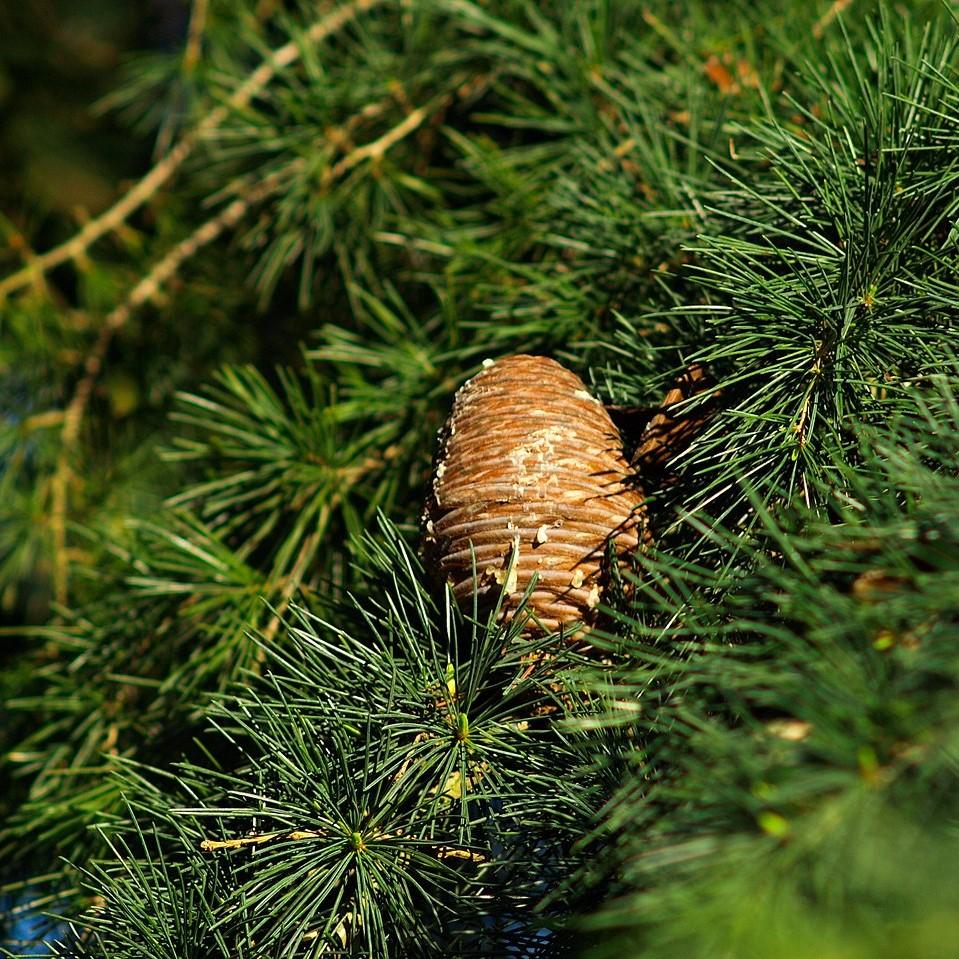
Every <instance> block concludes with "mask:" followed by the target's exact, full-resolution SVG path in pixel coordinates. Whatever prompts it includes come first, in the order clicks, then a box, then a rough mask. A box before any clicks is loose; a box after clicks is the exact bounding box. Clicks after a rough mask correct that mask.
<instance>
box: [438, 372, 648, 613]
mask: <svg viewBox="0 0 959 959" xmlns="http://www.w3.org/2000/svg"><path fill="white" fill-rule="evenodd" d="M629 476H630V468H629V465H628V464H627V462H626V460H625V458H624V456H623V449H622V440H621V438H620V435H619V431H618V430H617V429H616V427H615V426H614V425H613V422H612V420H611V419H610V418H609V414H608V413H607V412H606V410H605V408H604V407H603V405H602V404H601V403H600V402H599V401H598V400H596V399H595V398H593V397H592V396H591V395H590V394H589V392H588V390H587V389H586V386H585V385H584V383H583V381H582V380H581V379H580V378H579V377H578V376H576V374H575V373H572V372H570V371H569V370H567V369H565V368H564V367H563V366H561V365H560V364H559V363H557V362H556V361H555V360H551V359H549V358H547V357H543V356H510V357H506V358H505V359H502V360H499V361H498V362H496V363H493V364H492V365H490V366H487V367H486V368H485V369H483V370H482V371H481V372H480V373H478V374H477V375H476V376H475V377H473V379H472V380H470V381H469V382H468V383H466V384H465V385H464V386H463V387H462V388H461V389H460V390H459V392H458V393H457V394H456V398H455V400H454V403H453V412H452V414H451V415H450V418H449V420H448V421H447V424H446V428H445V430H444V431H443V434H442V437H441V447H440V451H439V455H438V458H437V467H436V469H435V471H434V475H433V487H432V492H431V495H430V497H429V500H428V502H427V507H426V514H425V530H426V531H425V541H424V546H425V553H426V556H427V561H428V562H429V563H430V564H431V565H432V566H433V567H434V572H436V573H437V574H438V575H439V577H441V578H442V579H445V580H446V581H447V582H449V583H450V585H451V587H452V589H453V593H454V595H455V597H456V599H457V601H458V602H460V603H461V604H463V605H468V604H470V603H471V602H472V597H473V586H474V563H475V583H476V585H477V587H478V592H479V594H480V598H481V600H492V599H495V598H496V597H497V596H498V595H499V590H500V588H501V586H503V585H505V586H506V587H507V592H508V598H507V599H506V601H505V602H504V610H503V614H504V615H505V616H510V615H512V613H513V612H514V611H515V609H516V606H517V604H518V603H519V601H520V600H521V598H522V596H523V594H524V593H525V591H526V589H527V588H528V587H529V585H530V583H531V581H532V579H533V576H534V575H536V577H537V580H536V585H535V587H534V591H533V593H532V596H531V600H530V609H531V611H532V612H534V613H535V614H536V617H537V618H538V619H539V620H540V622H541V624H542V628H544V629H546V630H549V631H553V630H556V629H558V628H559V627H560V626H561V625H564V624H571V623H576V622H585V623H589V622H591V621H592V620H593V618H594V616H595V610H596V607H597V606H598V604H599V603H600V601H601V600H602V598H603V588H604V579H605V573H606V570H605V568H604V567H605V559H606V553H607V544H608V543H609V542H612V543H613V544H614V547H615V549H616V551H617V552H620V553H622V552H626V551H631V550H635V549H636V548H637V547H638V546H639V544H640V541H641V540H642V539H644V517H643V511H642V509H641V507H642V503H643V494H642V491H641V490H639V489H637V488H636V487H635V486H634V485H630V484H629V482H628V477H629ZM530 628H531V629H535V626H534V625H533V624H532V623H531V624H530Z"/></svg>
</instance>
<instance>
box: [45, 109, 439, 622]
mask: <svg viewBox="0 0 959 959" xmlns="http://www.w3.org/2000/svg"><path fill="white" fill-rule="evenodd" d="M448 99H449V97H440V98H439V100H438V105H439V106H440V107H442V105H443V104H444V103H446V102H447V101H448ZM431 106H432V108H434V109H435V108H437V101H434V103H433V104H432V105H431ZM428 116H430V106H426V107H421V108H419V109H417V110H414V111H413V112H412V113H411V114H409V115H408V116H406V117H404V118H403V119H402V120H401V121H400V122H399V123H398V124H396V126H394V127H392V128H391V129H389V130H387V131H386V133H384V134H383V135H382V136H380V137H378V138H377V139H376V140H374V141H372V142H371V143H367V144H364V145H363V146H359V147H356V148H355V149H353V150H352V151H350V152H349V153H348V154H346V156H344V157H343V158H342V159H341V160H339V161H338V162H337V163H336V164H334V166H333V167H332V168H331V169H330V174H328V176H327V178H325V179H335V178H336V177H338V176H341V175H342V174H343V173H346V172H348V171H349V170H351V169H353V168H354V167H355V166H357V165H358V164H359V163H361V162H362V161H363V160H369V159H374V160H375V159H378V158H379V157H381V156H382V155H383V154H384V153H385V152H386V151H387V150H388V149H389V148H390V147H392V146H394V145H395V144H396V143H398V142H399V141H400V140H402V139H403V138H404V137H407V136H409V135H410V134H411V133H412V132H413V131H415V130H416V129H417V128H418V127H419V126H420V125H421V124H422V123H423V121H424V120H425V119H426V118H427V117H428ZM300 167H302V161H301V160H294V161H293V162H292V163H290V164H287V166H286V167H284V168H283V170H282V171H280V172H278V173H275V174H274V175H273V176H271V177H268V178H267V179H266V180H264V181H263V182H262V183H260V184H258V185H257V186H255V187H254V188H253V189H251V190H249V191H248V192H247V193H246V194H245V195H243V196H242V197H238V198H237V199H235V200H233V201H232V202H231V203H229V204H227V205H226V206H225V207H224V208H223V209H222V210H221V211H220V212H219V213H217V214H216V216H213V217H211V218H210V219H209V220H207V221H206V222H205V223H203V224H201V225H200V226H199V227H197V229H196V230H194V231H193V233H191V234H190V236H188V237H187V238H186V239H185V240H182V241H181V242H180V243H178V244H177V245H176V246H174V247H173V248H172V249H171V250H169V251H168V252H167V253H166V254H165V255H164V256H163V257H162V258H161V259H160V260H158V261H157V263H156V264H155V265H154V266H153V268H152V269H151V270H150V271H149V273H147V275H146V276H145V277H143V279H141V280H140V282H139V283H137V285H136V286H135V287H134V288H133V289H132V290H131V291H130V294H129V296H127V298H126V299H125V300H124V301H123V302H122V303H121V304H120V305H119V306H117V307H116V308H115V309H114V310H112V311H111V312H110V313H109V314H108V315H107V317H106V319H105V320H104V323H103V327H102V328H101V330H100V334H99V336H98V337H97V340H96V342H95V343H94V345H93V349H92V350H91V352H90V354H89V355H88V356H87V359H86V362H85V363H84V367H83V376H82V378H81V380H80V383H79V385H78V386H77V389H76V392H75V393H74V394H73V398H72V399H71V401H70V404H69V406H67V409H66V412H65V413H64V417H63V434H62V442H61V445H60V453H59V456H58V458H57V466H56V470H55V472H54V475H53V478H52V480H51V515H50V525H51V527H52V530H53V545H54V573H53V583H54V595H55V597H56V599H57V602H59V603H65V602H66V599H67V586H68V564H67V552H66V545H67V535H66V525H67V492H68V487H69V483H70V455H71V452H72V449H73V447H74V446H75V445H76V442H77V439H78V437H79V435H80V425H81V423H82V421H83V416H84V413H85V412H86V408H87V405H88V404H89V402H90V397H91V396H92V394H93V387H94V385H95V384H96V380H97V377H98V376H99V374H100V370H101V368H102V366H103V360H104V358H105V356H106V353H107V350H108V348H109V346H110V343H111V341H112V339H113V336H114V334H115V333H116V331H117V330H119V329H120V328H121V327H122V326H124V325H125V324H126V323H127V322H128V320H129V319H130V317H131V316H132V315H133V314H134V313H135V312H136V310H137V309H138V308H139V307H141V306H142V305H143V304H144V303H147V302H148V301H149V300H151V299H152V298H153V297H154V296H156V294H157V293H158V292H159V291H160V289H161V288H162V287H163V285H164V284H165V283H167V282H168V281H169V280H170V279H171V278H172V277H173V276H175V275H176V273H177V271H178V270H179V268H180V267H181V266H182V265H183V263H184V262H186V261H187V260H189V259H191V258H192V257H193V256H194V255H196V253H197V252H198V251H199V250H201V249H202V248H203V247H204V246H207V245H208V244H210V243H212V242H213V241H214V240H215V239H217V237H219V236H220V235H221V234H222V233H223V232H225V231H226V230H228V229H230V228H232V227H234V226H236V224H237V223H239V222H240V220H241V219H242V218H243V217H244V216H245V215H246V213H247V211H248V210H249V209H250V207H251V206H254V205H256V204H257V203H260V202H262V201H263V200H264V199H266V197H268V196H269V195H270V194H271V193H273V192H274V191H275V190H276V189H277V188H278V187H279V186H280V184H281V183H282V182H283V181H284V180H285V179H286V178H287V177H288V176H289V175H290V174H291V173H293V172H295V171H296V170H297V169H299V168H300ZM294 588H295V585H294ZM291 595H292V591H291ZM288 603H289V598H288V597H287V598H286V599H285V604H286V605H288ZM284 609H285V605H284ZM280 615H282V613H281V614H280ZM275 628H276V627H275V626H273V629H275Z"/></svg>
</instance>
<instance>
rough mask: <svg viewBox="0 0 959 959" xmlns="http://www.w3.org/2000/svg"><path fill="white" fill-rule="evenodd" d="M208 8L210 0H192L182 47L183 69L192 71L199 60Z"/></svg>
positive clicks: (188, 71)
mask: <svg viewBox="0 0 959 959" xmlns="http://www.w3.org/2000/svg"><path fill="white" fill-rule="evenodd" d="M209 9H210V0H193V6H192V8H191V10H190V25H189V26H188V27H187V35H186V46H185V47H184V49H183V69H184V70H185V71H186V72H187V73H192V72H193V71H194V70H195V69H196V65H197V64H198V63H199V62H200V46H201V44H202V42H203V31H204V30H205V29H206V17H207V13H208V12H209Z"/></svg>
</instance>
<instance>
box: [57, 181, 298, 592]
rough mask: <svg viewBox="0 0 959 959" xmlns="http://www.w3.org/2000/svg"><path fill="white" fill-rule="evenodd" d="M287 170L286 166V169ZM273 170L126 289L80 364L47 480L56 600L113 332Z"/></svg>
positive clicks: (266, 190) (259, 190) (244, 205)
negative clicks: (75, 469)
mask: <svg viewBox="0 0 959 959" xmlns="http://www.w3.org/2000/svg"><path fill="white" fill-rule="evenodd" d="M287 172H288V171H284V174H286V173H287ZM282 179H283V176H281V175H280V174H276V175H274V176H272V177H269V178H267V179H266V180H264V181H263V182H262V183H260V184H258V185H257V186H256V187H254V188H253V189H252V190H250V191H249V192H248V193H247V194H246V195H245V196H242V197H238V198H237V199H236V200H234V201H233V202H232V203H228V204H227V205H226V206H225V207H224V208H223V209H222V210H220V211H219V212H218V213H217V214H216V215H215V216H213V217H211V218H210V219H209V220H207V221H206V222H205V223H203V224H201V225H200V226H198V227H197V228H196V229H195V230H194V231H193V233H191V234H190V235H189V236H188V237H187V238H186V239H184V240H181V241H180V242H179V243H178V244H177V245H176V246H174V247H173V248H172V249H171V250H168V251H167V253H166V254H165V255H164V256H163V257H161V258H160V259H159V260H158V261H157V262H156V264H154V266H153V268H152V269H151V270H150V272H149V273H147V275H146V276H144V277H143V278H142V279H141V280H140V282H139V283H137V285H136V286H134V287H133V289H132V290H131V291H130V294H129V295H128V296H127V298H126V299H125V300H124V301H123V302H122V303H121V304H120V305H119V306H117V307H116V308H115V309H113V310H111V312H110V313H109V314H108V315H107V317H106V319H105V320H104V323H103V326H102V327H101V329H100V333H99V336H98V337H97V340H96V342H95V343H94V345H93V349H92V350H91V351H90V353H89V355H88V356H87V359H86V362H85V363H84V365H83V376H82V377H81V379H80V382H79V384H78V385H77V388H76V391H75V392H74V394H73V398H72V399H71V400H70V404H69V405H68V406H67V408H66V411H65V412H64V414H63V433H62V441H61V445H60V453H59V456H58V457H57V467H56V470H55V472H54V474H53V478H52V480H51V500H52V504H51V515H50V525H51V527H52V529H53V545H54V576H53V582H54V595H55V596H56V598H57V602H59V603H64V602H66V598H67V555H66V517H67V487H68V485H69V481H70V453H71V451H72V449H73V447H74V445H75V444H76V442H77V439H78V437H79V435H80V425H81V423H82V421H83V415H84V413H85V412H86V408H87V405H88V404H89V402H90V397H91V396H92V395H93V387H94V385H95V384H96V380H97V377H98V376H99V374H100V370H101V368H102V366H103V360H104V358H105V356H106V353H107V350H108V349H109V347H110V343H111V341H112V340H113V336H114V334H115V333H116V332H117V330H119V329H120V328H121V327H123V326H124V325H125V324H126V323H127V322H128V320H129V319H130V317H131V316H132V315H133V314H134V313H135V312H136V310H137V309H139V307H141V306H142V305H143V304H144V303H147V302H148V301H149V300H151V299H152V298H153V297H154V296H156V294H157V293H158V292H159V291H160V289H161V287H163V285H164V284H165V283H167V282H168V281H169V280H170V279H171V277H173V276H174V275H175V274H176V272H177V270H179V268H180V266H181V265H182V264H183V263H184V262H185V261H187V260H189V259H191V258H192V257H193V256H195V255H196V253H197V252H198V251H199V250H201V249H202V248H203V247H205V246H207V245H209V244H210V243H212V242H213V241H214V240H215V239H217V237H219V236H220V235H221V234H222V233H223V232H225V231H226V230H228V229H230V228H231V227H233V226H235V225H236V224H237V223H239V221H240V220H241V219H242V218H243V216H244V215H245V214H246V212H247V211H248V210H249V209H250V207H251V206H253V205H255V204H257V203H260V202H262V201H263V200H264V199H265V198H266V197H267V196H269V195H270V193H272V192H273V191H274V190H276V189H277V187H278V186H279V185H280V183H281V182H282Z"/></svg>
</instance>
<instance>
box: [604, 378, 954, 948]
mask: <svg viewBox="0 0 959 959" xmlns="http://www.w3.org/2000/svg"><path fill="white" fill-rule="evenodd" d="M956 382H957V381H956V378H955V374H953V375H952V376H951V377H950V378H939V379H938V381H937V382H935V383H934V384H932V385H931V387H930V390H929V392H928V394H927V395H926V396H925V397H924V399H923V401H922V406H923V412H922V414H921V415H918V416H909V417H906V418H904V419H903V420H902V421H901V422H900V423H899V425H898V426H897V427H896V428H894V429H893V430H892V431H890V432H887V431H885V430H883V431H881V432H879V433H876V434H869V435H868V437H867V438H866V439H865V441H864V448H863V450H862V452H863V455H864V457H865V459H866V462H868V464H869V466H870V469H869V471H865V470H863V471H862V472H859V473H857V474H854V475H850V476H849V477H848V478H849V491H848V492H847V493H846V494H845V495H843V496H842V497H836V498H834V499H833V500H832V506H833V513H832V516H831V521H830V522H825V521H823V520H821V519H818V518H817V517H815V515H810V514H808V513H807V512H804V511H800V512H798V513H797V514H796V515H795V516H793V517H791V518H790V519H789V520H786V521H775V520H773V518H772V517H771V516H769V515H767V514H763V518H762V524H761V527H760V529H759V531H758V532H757V536H756V539H755V541H754V542H751V543H749V544H748V545H747V544H744V543H743V542H742V541H741V539H740V538H737V537H735V536H730V535H729V534H727V533H725V532H723V531H721V530H715V531H712V532H710V533H708V535H709V536H711V537H713V538H714V539H716V540H717V541H718V543H719V544H720V546H721V548H722V549H723V550H724V551H725V552H726V554H727V555H729V554H730V551H732V552H734V553H735V555H736V556H737V557H738V559H737V566H738V567H739V570H740V571H739V572H738V573H737V575H736V576H731V575H730V574H729V573H727V572H724V573H719V574H717V573H716V572H715V571H714V570H712V569H708V568H697V566H696V565H694V564H692V563H688V562H686V563H682V562H677V561H676V559H675V558H674V557H671V556H668V555H656V556H653V557H650V559H649V561H648V563H647V564H646V570H645V571H646V581H647V583H648V584H649V585H648V587H647V588H646V589H645V590H644V591H643V593H642V597H643V598H642V601H641V603H640V604H639V608H638V609H637V610H636V613H635V614H634V616H633V617H631V618H630V620H629V621H628V626H629V627H630V628H631V630H632V631H633V635H634V636H635V637H636V639H635V641H634V642H633V644H632V645H631V646H630V649H631V653H632V656H631V660H630V661H629V662H628V663H627V664H625V665H624V666H623V667H622V668H621V669H620V670H618V671H617V675H616V678H615V684H614V686H613V687H612V689H613V692H612V693H611V697H612V698H611V703H613V702H614V703H616V704H617V706H618V708H617V709H616V710H615V711H613V712H612V713H611V714H610V720H611V721H613V722H622V718H621V717H623V716H629V715H630V710H632V712H633V714H634V716H635V719H630V720H629V721H630V723H631V724H632V725H633V727H634V728H635V729H636V731H637V734H638V735H639V737H640V742H641V751H640V753H638V754H637V757H636V776H635V778H634V779H633V780H632V781H630V782H628V783H627V784H625V785H624V786H622V787H621V788H620V789H619V791H618V793H617V794H616V795H615V796H614V797H613V799H612V800H611V802H610V804H609V805H608V806H607V808H606V810H605V813H604V820H603V826H602V827H601V830H600V835H616V836H617V837H618V838H617V840H616V841H615V842H613V843H612V844H611V845H609V846H607V847H605V848H608V849H610V850H615V855H610V854H607V855H606V856H605V857H604V858H602V859H600V860H599V861H598V862H599V864H600V865H601V867H602V868H601V869H595V868H593V869H591V870H589V873H588V874H587V875H592V877H593V881H598V880H599V875H600V873H601V872H602V873H604V874H605V877H606V878H607V879H608V878H609V877H615V878H613V879H612V882H613V884H614V888H615V890H616V892H615V895H614V898H613V900H612V901H611V902H610V904H609V905H608V906H607V907H606V908H605V909H604V910H602V911H601V912H600V914H599V915H598V916H597V917H596V918H594V919H593V920H591V923H592V924H595V925H600V926H606V927H608V928H612V929H615V928H617V927H620V926H622V925H624V924H625V925H628V926H630V929H629V932H628V934H626V936H625V938H624V939H623V940H622V941H620V940H619V939H617V938H616V937H613V938H611V939H610V940H608V942H607V944H606V945H604V946H602V947H600V948H597V949H595V950H592V951H591V953H590V954H593V953H595V954H596V955H606V954H608V955H622V954H624V950H627V952H626V954H635V955H651V956H659V955H668V956H673V955H690V954H692V955H702V956H712V955H717V956H718V955H727V954H729V953H733V954H735V955H737V956H754V955H755V956H762V955H770V954H776V955H789V956H797V957H798V956H806V955H822V954H823V951H826V950H829V949H833V950H836V951H837V952H841V953H842V954H843V955H846V954H848V955H856V956H858V955H889V956H892V955H904V954H905V955H917V956H927V955H928V956H935V955H946V954H947V952H938V951H937V949H938V946H937V945H936V943H935V941H934V940H935V937H937V936H942V935H948V933H947V930H948V929H950V928H952V929H954V921H953V919H952V918H951V913H952V905H951V903H953V902H954V900H955V896H956V894H957V892H959V872H957V870H956V866H955V864H956V862H957V858H956V852H957V848H956V834H955V825H956V822H957V821H959V819H957V817H959V806H957V797H959V788H957V787H959V780H957V775H959V765H957V757H959V753H957V747H959V711H957V709H956V689H957V685H959V658H957V656H956V649H957V646H956V640H957V637H959V617H957V610H959V495H957V494H959V473H957V471H956V467H955V453H954V437H955V435H956V431H957V430H959V406H957V405H956V399H955V396H956ZM943 470H944V471H943ZM689 522H691V523H695V522H696V520H695V519H694V518H692V517H690V519H689ZM602 684H603V688H604V689H610V686H609V676H608V675H604V676H603V678H602ZM597 841H598V840H597ZM905 873H908V875H909V877H910V878H909V880H904V878H903V877H904V874H905ZM604 881H605V880H604ZM747 904H751V905H747ZM747 909H750V910H754V913H753V915H752V917H751V918H750V920H749V921H748V922H746V923H744V922H743V921H742V917H743V916H744V915H745V914H746V913H745V910H747ZM940 924H941V925H940ZM934 930H935V931H934ZM625 942H628V943H630V944H631V945H630V947H628V948H629V949H632V950H633V951H632V952H629V951H628V949H627V947H626V946H625V945H624V943H625Z"/></svg>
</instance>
